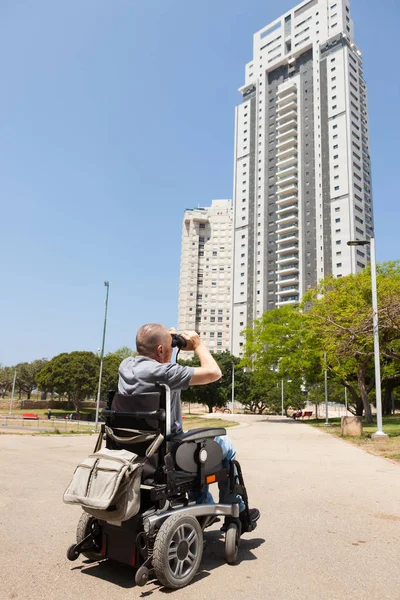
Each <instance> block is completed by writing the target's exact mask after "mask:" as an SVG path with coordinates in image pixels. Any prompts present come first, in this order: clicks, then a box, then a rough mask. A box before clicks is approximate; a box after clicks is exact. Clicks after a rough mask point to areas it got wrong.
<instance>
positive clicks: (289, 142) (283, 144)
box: [276, 135, 297, 153]
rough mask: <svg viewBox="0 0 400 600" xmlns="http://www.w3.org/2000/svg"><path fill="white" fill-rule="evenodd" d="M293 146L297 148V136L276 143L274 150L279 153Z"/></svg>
mask: <svg viewBox="0 0 400 600" xmlns="http://www.w3.org/2000/svg"><path fill="white" fill-rule="evenodd" d="M293 146H294V147H296V148H297V135H292V136H290V137H287V138H285V139H283V140H281V141H278V143H277V145H276V149H277V150H278V153H279V152H280V151H281V150H286V148H290V147H293Z"/></svg>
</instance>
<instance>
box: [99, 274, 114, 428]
mask: <svg viewBox="0 0 400 600" xmlns="http://www.w3.org/2000/svg"><path fill="white" fill-rule="evenodd" d="M104 285H105V286H106V288H107V291H106V299H105V301H104V325H103V341H102V344H101V352H100V374H99V385H98V389H97V402H96V424H95V431H97V429H98V425H99V408H100V395H101V377H102V375H103V357H104V342H105V339H106V327H107V308H108V292H109V289H110V284H109V282H108V281H105V282H104Z"/></svg>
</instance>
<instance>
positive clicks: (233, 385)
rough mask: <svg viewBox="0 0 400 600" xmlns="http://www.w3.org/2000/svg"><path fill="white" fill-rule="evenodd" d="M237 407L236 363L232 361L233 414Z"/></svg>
mask: <svg viewBox="0 0 400 600" xmlns="http://www.w3.org/2000/svg"><path fill="white" fill-rule="evenodd" d="M234 408H235V363H232V414H233V410H234Z"/></svg>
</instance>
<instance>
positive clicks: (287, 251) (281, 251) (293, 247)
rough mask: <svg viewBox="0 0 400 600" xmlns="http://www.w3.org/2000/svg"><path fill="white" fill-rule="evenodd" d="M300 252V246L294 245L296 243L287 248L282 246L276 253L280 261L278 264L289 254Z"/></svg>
mask: <svg viewBox="0 0 400 600" xmlns="http://www.w3.org/2000/svg"><path fill="white" fill-rule="evenodd" d="M298 251H299V244H297V243H294V242H292V243H289V244H288V245H287V246H281V247H280V248H278V250H277V251H276V254H277V256H278V259H277V261H276V262H279V261H280V259H281V258H283V257H284V256H286V255H287V254H294V252H298ZM296 256H297V255H296Z"/></svg>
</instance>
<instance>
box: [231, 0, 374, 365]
mask: <svg viewBox="0 0 400 600" xmlns="http://www.w3.org/2000/svg"><path fill="white" fill-rule="evenodd" d="M239 91H240V92H241V94H242V96H243V100H242V103H241V104H240V105H239V106H238V107H237V108H236V127H235V173H234V280H233V315H232V322H233V325H232V352H233V353H234V354H236V355H238V356H241V355H242V352H243V347H242V346H243V341H244V340H243V337H242V336H241V331H242V330H243V328H244V327H246V326H247V325H251V324H252V322H253V320H254V319H256V318H258V317H260V316H261V315H262V314H263V313H264V312H265V311H268V310H271V309H273V308H276V307H281V306H285V305H288V304H295V303H297V302H299V300H300V299H301V297H302V295H303V294H304V292H305V291H306V290H307V289H309V288H310V287H313V286H315V285H316V284H317V282H318V281H320V280H321V279H322V278H324V277H325V276H327V275H328V274H331V273H333V274H334V275H335V276H336V277H341V276H343V275H348V274H349V273H355V272H358V271H359V270H361V269H362V268H363V267H364V266H365V265H366V263H367V261H368V260H369V248H368V247H358V248H356V247H353V248H351V247H348V246H347V245H346V242H347V241H348V240H354V239H365V238H369V237H370V236H371V234H372V231H373V214H372V197H371V172H370V151H369V130H368V129H369V128H368V116H367V90H366V85H365V81H364V78H363V67H362V57H361V52H360V50H359V49H358V48H357V46H356V45H355V43H354V39H353V22H352V20H351V17H350V7H349V2H348V0H306V1H305V2H302V3H301V4H298V5H297V6H295V7H294V8H293V9H292V10H290V11H289V12H287V13H285V14H284V15H282V16H281V17H279V19H277V20H276V21H273V22H272V23H270V24H269V25H267V26H266V27H264V28H263V29H261V30H260V31H258V32H257V33H256V34H255V35H254V40H253V59H252V60H251V61H250V62H249V63H248V64H247V65H246V72H245V84H244V85H243V86H242V87H241V88H240V89H239Z"/></svg>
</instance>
